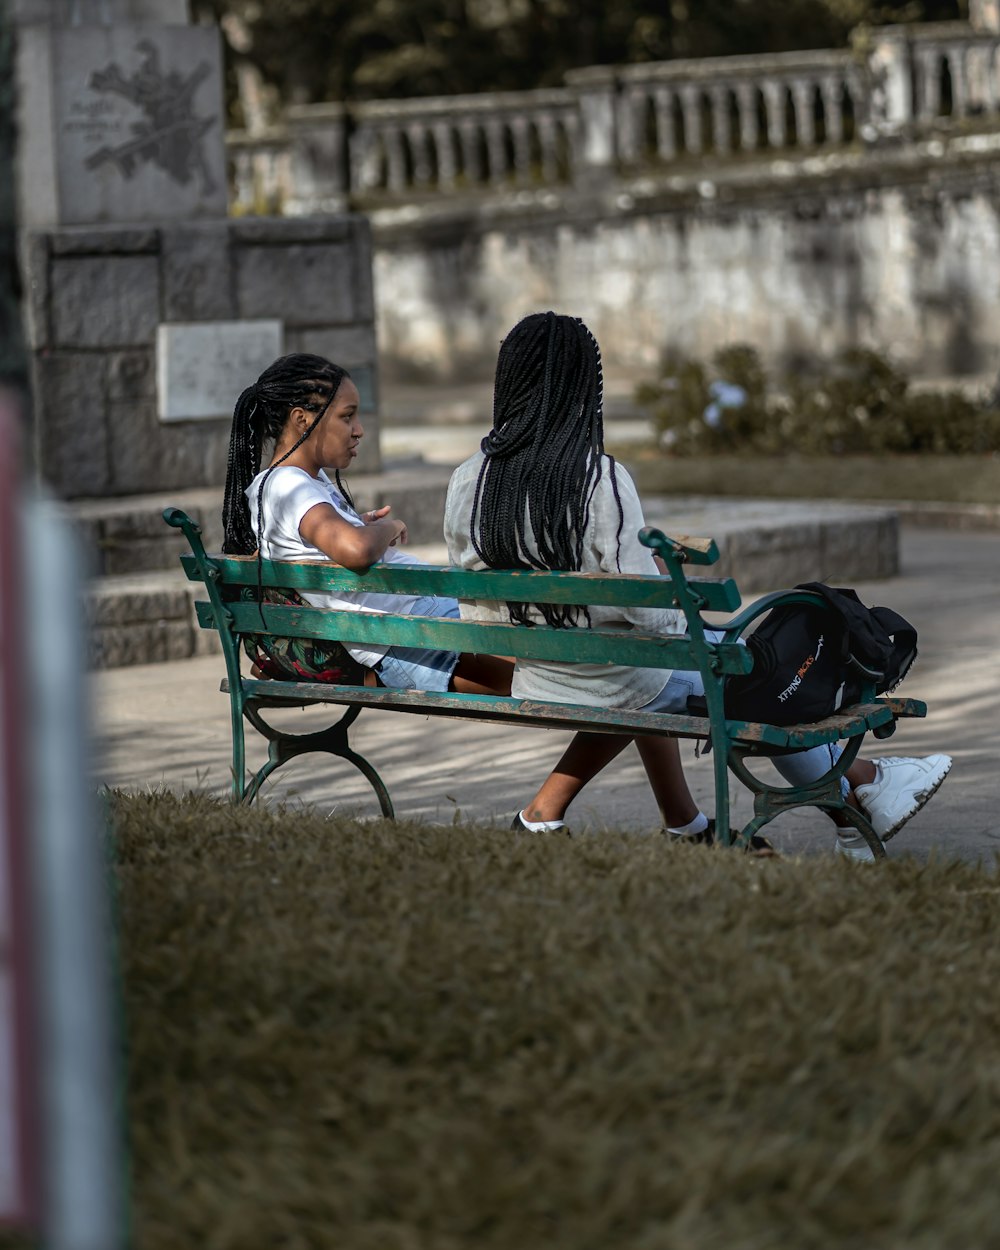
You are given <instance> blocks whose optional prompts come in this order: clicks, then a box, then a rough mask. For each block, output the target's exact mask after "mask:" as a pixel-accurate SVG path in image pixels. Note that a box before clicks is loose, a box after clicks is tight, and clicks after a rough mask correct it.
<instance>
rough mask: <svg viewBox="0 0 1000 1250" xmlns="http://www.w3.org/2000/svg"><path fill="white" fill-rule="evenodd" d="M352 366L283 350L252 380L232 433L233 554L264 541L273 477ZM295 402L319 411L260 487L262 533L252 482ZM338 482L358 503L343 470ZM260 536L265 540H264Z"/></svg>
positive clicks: (227, 516)
mask: <svg viewBox="0 0 1000 1250" xmlns="http://www.w3.org/2000/svg"><path fill="white" fill-rule="evenodd" d="M349 376H350V375H349V374H348V372H347V370H346V369H342V368H341V367H340V366H339V365H335V364H332V363H331V362H330V361H329V360H325V359H324V358H323V357H322V356H309V355H306V354H305V353H301V352H300V353H295V354H293V355H291V356H282V357H281V358H280V359H278V360H276V361H275V362H274V364H273V365H269V366H268V367H267V368H266V369H265V370H264V372H263V373H262V374H261V375H260V377H259V378H258V379H257V381H256V382H254V383H253V385H252V386H248V387H247V388H246V390H245V391H243V393H242V394H241V395H240V397H239V399H238V400H237V401H236V407H235V408H234V409H233V428H232V433H231V434H230V436H229V464H228V467H227V469H226V494H225V498H224V500H223V504H222V525H223V539H222V550H223V551H224V552H225V553H226V554H227V555H238V556H248V555H251V554H252V553H253V552H254V551H256V550H257V549H258V546H259V545H261V544H262V542H263V516H262V508H263V502H262V501H263V496H264V484H265V483H266V481H267V477H268V476H269V475H270V474H271V473H273V471H274V470H275V469H276V468H277V467H278V465H279V464H281V463H282V461H284V460H287V459H288V457H289V456H290V455H291V454H292V452H293V451H295V450H296V449H297V448H299V447H301V446H302V444H303V443H304V442H305V441H306V439H307V438H308V437H309V435H310V434H311V433H312V432H313V430H315V428H316V426H317V425H319V423H320V421H321V419H322V417H323V415H324V413H325V412H326V410H327V408H329V406H330V404H331V402H332V401H333V397H334V395H336V393H337V390H338V388H339V387H340V384H341V382H343V380H344V378H346V377H349ZM293 408H304V409H305V410H306V411H307V412H314V413H315V414H316V417H315V419H314V420H313V421H312V422H311V423H310V425H309V426H308V428H307V429H306V431H305V433H304V434H303V435H302V437H301V438H300V439H299V440H298V441H297V442H296V443H295V444H294V446H292V447H290V448H289V449H288V451H287V452H286V453H285V454H284V455H283V456H282V457H281V460H276V461H275V462H274V464H272V465H271V467H270V468H269V469H268V471H267V474H266V475H265V477H264V481H263V482H261V485H260V490H259V491H258V492H257V533H256V534H255V533H254V530H253V526H252V525H251V523H250V501H249V500H248V499H247V496H246V491H247V487H248V486H249V485H250V483H251V482H252V481H253V479H254V478H255V477H256V476H257V474H258V473H259V472H260V462H261V455H262V453H263V450H264V444H265V442H267V441H274V442H276V441H277V440H278V439H279V438H280V437H281V433H282V431H283V430H284V428H285V423H286V421H287V420H288V414H289V413H290V412H291V411H292V409H293ZM337 487H338V489H340V490H341V491H342V492H343V493H344V496H345V498H346V499H347V500H348V502H350V503H351V506H352V507H353V506H354V505H353V502H352V501H351V498H350V495H349V494H348V492H347V490H346V488H345V487H344V484H343V483H342V482H341V480H340V473H339V472H338V473H337ZM258 537H259V538H260V540H261V542H260V543H258Z"/></svg>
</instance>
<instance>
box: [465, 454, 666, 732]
mask: <svg viewBox="0 0 1000 1250" xmlns="http://www.w3.org/2000/svg"><path fill="white" fill-rule="evenodd" d="M483 459H484V457H483V453H482V452H481V451H477V452H476V453H475V455H473V456H470V458H469V459H468V460H466V461H465V463H464V464H461V465H459V466H458V468H457V469H456V470H455V472H454V473H453V474H452V477H451V482H450V483H449V486H448V497H447V500H446V503H445V513H444V536H445V541H446V542H447V544H448V555H449V558H450V560H451V563H452V564H453V565H457V566H458V567H460V568H463V569H484V568H485V567H486V566H485V565H484V564H483V562H482V560H480V558H479V556H478V555H477V554H476V551H475V548H474V547H473V545H472V537H471V526H472V502H473V498H474V496H475V492H476V482H477V481H478V479H479V471H480V469H481V468H482V465H483ZM611 463H612V462H611V460H610V459H609V458H608V457H607V456H603V457H602V464H601V468H602V472H601V478H600V481H599V482H598V483H597V486H596V488H595V490H594V493H593V496H592V498H591V501H590V516H589V518H588V522H587V528H586V531H585V533H584V542H583V554H582V562H581V566H580V570H579V571H580V572H582V573H640V574H646V575H647V576H656V575H657V574H658V572H659V570H658V569H657V567H656V564H655V562H654V560H653V553H652V552H651V551H650V550H649V548H648V547H644V546H643V545H642V544H641V543H640V542H639V539H638V534H639V530H641V529H642V527H643V525H644V524H645V522H644V520H643V516H642V505H641V504H640V502H639V496H638V494H637V493H636V489H635V485H634V483H633V481H632V479H631V477H630V476H629V474H628V473H627V472H626V471H625V469H623V468H622V467H621V466H620V465H618V464H616V465H615V479H616V481H617V484H618V495H619V498H620V499H621V506H622V514H623V523H622V527H621V535H620V538H618V537H616V535H617V533H618V505H617V503H616V502H615V496H614V490H613V488H612V483H611ZM525 537H526V542H527V543H528V545H529V550H530V551H531V552H532V554H535V552H536V551H537V548H536V547H535V545H534V538H533V535H532V534H531V530H530V525H527V524H526V535H525ZM460 607H461V612H462V616H463V617H465V618H467V619H470V620H476V621H486V622H489V623H491V624H509V623H510V613H509V611H508V609H507V605H506V604H505V603H498V602H496V601H495V600H479V599H477V600H460ZM535 616H536V617H537V619H538V620H539V621H541V620H542V619H543V618H542V616H541V613H539V612H537V611H535ZM590 620H591V624H592V626H593V627H594V628H595V629H598V628H599V629H603V630H621V631H622V632H623V633H627V632H629V631H631V630H635V631H637V632H639V633H643V634H654V635H664V634H678V633H683V632H684V630H685V625H684V618H683V614H682V613H681V612H679V611H677V610H675V609H673V608H662V609H661V608H617V607H601V606H598V607H592V608H591V609H590ZM581 621H582V624H583V625H585V624H586V621H585V619H584V618H581ZM669 678H670V670H669V669H662V668H630V667H628V666H626V665H618V664H565V663H556V662H554V661H547V660H518V661H517V665H516V667H515V670H514V681H513V687H512V693H513V695H514V697H515V698H518V699H544V700H546V701H548V702H553V703H582V704H584V705H585V706H587V707H604V708H620V709H629V710H634V709H635V708H640V707H644V706H645V705H646V704H647V703H649V702H650V701H651V700H652V699H654V698H655V697H656V696H657V695H658V694H659V693H660V691H661V690H662V689H663V687H664V686H665V685H666V684H667V681H668V680H669Z"/></svg>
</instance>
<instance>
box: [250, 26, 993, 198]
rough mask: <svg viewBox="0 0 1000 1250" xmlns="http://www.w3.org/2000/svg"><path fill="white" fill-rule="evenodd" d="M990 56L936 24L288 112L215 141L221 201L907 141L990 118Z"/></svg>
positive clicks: (962, 34) (472, 184) (398, 192)
mask: <svg viewBox="0 0 1000 1250" xmlns="http://www.w3.org/2000/svg"><path fill="white" fill-rule="evenodd" d="M998 55H1000V33H997V32H994V31H992V30H979V29H975V28H974V27H972V26H970V25H969V24H967V23H964V22H937V23H927V24H925V25H916V26H894V27H884V28H881V29H878V30H876V31H874V32H869V33H868V35H867V36H866V41H865V42H864V43H862V42H860V41H859V42H858V44H857V45H856V47H855V48H854V49H853V50H843V51H817V52H791V53H777V54H771V55H766V56H753V57H744V56H740V57H713V58H710V59H704V60H684V61H666V62H660V63H655V64H646V65H632V66H626V67H618V68H605V67H594V68H591V69H585V70H577V71H574V72H573V73H570V74H568V75H567V76H566V85H565V87H564V88H560V89H552V90H543V91H524V92H507V93H498V92H484V93H483V94H481V95H463V96H448V97H435V98H430V99H413V100H374V101H369V102H367V103H360V104H356V105H352V106H350V108H346V107H345V106H343V105H339V104H325V105H307V106H301V107H298V108H289V109H288V111H287V113H286V115H285V119H284V125H283V126H282V127H281V128H276V129H274V130H272V131H268V132H266V133H264V134H262V135H256V136H252V137H251V136H248V135H245V134H235V135H230V137H229V152H230V160H231V165H232V179H233V203H234V207H235V209H236V211H237V212H260V211H264V212H274V211H279V212H285V213H300V212H316V211H336V210H337V209H339V208H343V207H344V206H345V205H346V204H348V203H350V202H353V203H357V204H360V205H362V206H368V205H371V204H377V203H392V202H405V201H407V200H413V199H422V198H424V197H433V196H436V195H441V194H447V193H455V192H459V191H462V192H465V191H476V190H483V191H494V192H495V191H501V190H517V189H523V188H540V187H542V188H543V187H546V186H554V185H559V184H564V183H570V182H576V181H583V180H585V179H587V178H588V177H589V178H591V179H593V178H594V177H600V176H607V175H612V174H615V173H623V174H626V175H628V174H629V173H635V172H640V171H642V170H645V169H649V170H655V169H658V168H659V169H662V168H664V167H669V166H672V165H677V166H679V167H682V165H683V163H684V162H685V161H687V162H690V161H693V160H700V159H703V158H704V157H705V156H706V155H711V156H713V157H715V158H719V159H724V158H732V157H734V156H739V155H748V154H753V153H761V154H767V153H771V154H775V153H778V152H782V151H788V153H789V155H791V154H793V153H794V152H798V153H802V154H807V153H809V152H812V151H817V150H824V149H833V148H836V147H838V146H841V145H844V144H848V143H852V142H855V141H856V140H858V139H861V140H863V141H864V142H866V143H871V142H877V141H878V139H879V138H880V136H883V135H899V134H902V135H904V136H906V137H911V138H912V137H918V136H919V135H920V134H922V133H926V132H927V131H929V130H933V129H934V128H935V127H937V126H940V125H941V124H942V123H945V124H949V123H959V122H964V121H965V120H966V119H968V118H970V117H975V116H981V117H984V118H986V119H989V118H990V117H992V116H994V115H996V114H997V113H998V112H1000V66H998Z"/></svg>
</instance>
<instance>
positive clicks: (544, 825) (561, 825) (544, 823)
mask: <svg viewBox="0 0 1000 1250" xmlns="http://www.w3.org/2000/svg"><path fill="white" fill-rule="evenodd" d="M518 815H519V816H520V818H521V824H522V825H524V827H525V829H527V830H528V831H529V832H530V833H544V832H545V830H546V829H565V827H566V822H565V821H564V820H528V819H527V817H526V816H525V814H524V812H518Z"/></svg>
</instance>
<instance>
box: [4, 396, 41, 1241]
mask: <svg viewBox="0 0 1000 1250" xmlns="http://www.w3.org/2000/svg"><path fill="white" fill-rule="evenodd" d="M17 421H18V417H17V416H16V414H15V404H14V397H13V395H12V393H11V392H9V391H5V390H4V389H2V388H0V1222H2V1223H7V1222H11V1223H14V1224H16V1225H18V1226H20V1227H27V1228H33V1227H37V1218H38V1173H37V1167H38V1127H39V1126H38V1102H37V1098H36V1091H37V1084H36V1081H35V1073H34V1071H33V1067H32V1057H33V1054H34V1036H33V1034H34V1029H33V1024H34V1002H33V1000H32V994H31V990H32V988H33V983H32V973H33V971H34V969H33V967H32V960H31V955H32V953H33V952H32V949H31V927H30V925H31V916H30V914H29V902H30V893H31V891H30V875H29V865H28V854H29V850H30V846H29V826H28V819H27V818H28V793H27V789H28V787H27V786H26V784H25V782H26V777H25V768H24V765H25V758H24V752H23V740H24V697H23V695H24V687H23V682H22V671H21V664H20V656H21V654H22V651H23V648H22V637H23V631H22V628H21V626H22V618H21V607H22V600H21V594H20V589H21V579H20V550H19V535H18V526H19V521H20V517H19V515H18V508H17V503H16V500H17V490H18V485H19V481H18V474H17V471H16V469H17V466H16V459H17V453H16V448H17V446H18V442H19V440H18V438H17Z"/></svg>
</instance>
